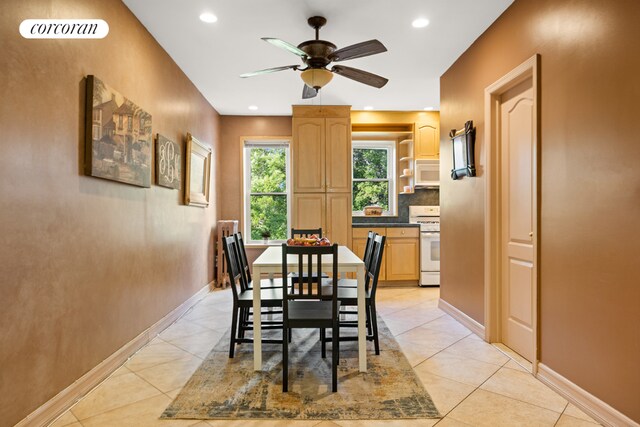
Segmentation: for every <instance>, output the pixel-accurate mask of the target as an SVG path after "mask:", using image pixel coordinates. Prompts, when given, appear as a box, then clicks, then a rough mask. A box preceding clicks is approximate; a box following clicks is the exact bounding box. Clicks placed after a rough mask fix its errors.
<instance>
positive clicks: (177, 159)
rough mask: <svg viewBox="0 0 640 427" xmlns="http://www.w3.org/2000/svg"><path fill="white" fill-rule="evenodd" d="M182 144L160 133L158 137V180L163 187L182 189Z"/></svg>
mask: <svg viewBox="0 0 640 427" xmlns="http://www.w3.org/2000/svg"><path fill="white" fill-rule="evenodd" d="M181 164H182V153H181V150H180V144H178V143H175V142H173V141H171V140H170V139H167V138H165V137H164V136H162V135H160V134H158V136H157V137H156V180H157V182H158V185H161V186H163V187H168V188H173V189H175V190H179V189H180V181H181V180H182V179H181V177H182V165H181Z"/></svg>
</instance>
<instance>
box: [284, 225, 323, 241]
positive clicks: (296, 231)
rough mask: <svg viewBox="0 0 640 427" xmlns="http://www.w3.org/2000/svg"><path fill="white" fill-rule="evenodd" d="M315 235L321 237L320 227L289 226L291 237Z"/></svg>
mask: <svg viewBox="0 0 640 427" xmlns="http://www.w3.org/2000/svg"><path fill="white" fill-rule="evenodd" d="M314 234H315V235H316V236H318V237H322V227H320V228H293V227H292V228H291V238H292V239H294V238H295V237H309V236H313V235H314Z"/></svg>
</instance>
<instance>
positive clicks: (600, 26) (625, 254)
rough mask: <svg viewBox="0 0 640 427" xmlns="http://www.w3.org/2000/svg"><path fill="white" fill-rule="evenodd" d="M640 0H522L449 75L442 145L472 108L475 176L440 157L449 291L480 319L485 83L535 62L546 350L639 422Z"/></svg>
mask: <svg viewBox="0 0 640 427" xmlns="http://www.w3.org/2000/svg"><path fill="white" fill-rule="evenodd" d="M638 22H640V3H639V2H637V1H636V0H617V1H615V2H600V1H589V0H535V1H533V0H516V2H515V3H514V4H513V5H512V6H511V7H510V8H509V9H508V10H507V11H506V12H505V13H504V14H503V15H502V16H501V17H500V18H499V19H498V20H497V21H496V22H495V23H494V24H493V25H492V26H491V27H490V28H489V29H488V30H487V31H486V32H485V34H484V35H482V36H481V37H480V38H479V39H478V40H477V41H476V42H475V44H474V45H473V46H472V47H471V48H470V49H469V50H467V52H465V53H464V54H463V55H462V56H461V57H460V58H459V59H458V60H457V61H456V63H455V64H454V65H453V66H452V67H451V68H450V69H449V70H448V71H447V72H446V73H445V74H444V75H443V76H442V78H441V115H440V117H441V128H442V132H441V135H442V137H441V145H442V150H441V152H442V153H446V152H450V150H451V148H450V147H451V146H450V143H449V141H448V140H447V138H446V136H445V135H446V134H448V132H447V131H446V130H447V129H452V128H460V127H461V126H462V125H463V124H464V122H465V121H466V120H470V119H473V120H474V122H475V124H476V126H477V128H478V141H477V148H478V150H477V155H476V159H477V162H478V164H479V170H480V173H479V177H478V178H473V179H468V178H465V179H462V180H460V181H456V182H454V181H452V180H451V179H450V178H449V177H448V173H449V172H448V171H449V170H450V169H451V156H442V172H441V175H442V183H441V188H440V191H441V201H442V225H441V226H442V229H441V231H442V266H441V267H442V288H441V293H442V298H443V299H445V300H446V301H448V302H450V303H451V304H453V305H454V306H456V307H458V308H459V309H461V310H462V311H464V312H465V313H467V314H468V315H469V316H471V317H473V318H474V319H476V320H477V321H479V322H482V321H483V316H484V313H483V283H482V279H483V238H484V236H483V224H484V222H483V221H484V207H483V201H484V184H485V182H484V181H485V179H484V173H483V172H484V171H483V167H484V166H485V161H484V158H485V153H486V148H485V144H484V141H483V132H484V125H485V124H484V123H483V119H484V108H483V102H484V88H485V87H487V86H488V85H490V84H491V83H493V82H494V81H496V80H497V79H499V78H500V77H501V76H503V75H504V74H506V73H507V72H508V71H510V70H511V69H513V68H514V67H516V66H517V65H519V64H520V63H522V62H523V61H524V60H526V59H527V58H529V57H531V56H532V55H533V54H535V53H539V54H540V61H541V94H540V96H541V98H540V99H541V139H542V140H541V183H540V188H541V212H540V214H541V229H540V248H541V259H540V281H541V289H540V295H541V301H540V307H541V309H540V319H541V322H540V329H541V339H540V349H541V361H542V362H543V363H544V364H546V365H547V366H549V367H550V368H551V369H553V370H555V371H556V372H558V373H560V374H561V375H563V376H564V377H566V378H568V379H569V380H570V381H572V382H574V383H575V384H577V385H578V386H580V387H582V388H584V389H585V390H587V391H588V392H590V393H592V394H594V395H595V396H597V397H599V398H600V399H602V400H604V401H605V402H607V403H608V404H610V405H611V406H613V407H614V408H616V409H618V410H619V411H621V412H623V413H624V414H626V415H627V416H629V417H631V418H632V419H634V420H635V421H638V422H640V400H639V398H638V396H640V369H639V368H638V360H640V328H639V327H638V325H640V279H638V268H637V264H638V259H639V254H640V226H638V218H640V173H638V159H639V158H640V144H639V143H638V140H639V139H638V132H637V130H636V129H635V128H636V123H637V116H638V104H637V102H638V97H639V96H640V80H639V79H638V75H640V59H639V58H638V55H636V54H635V52H638V51H639V50H640V26H639V25H638Z"/></svg>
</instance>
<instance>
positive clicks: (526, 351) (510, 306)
mask: <svg viewBox="0 0 640 427" xmlns="http://www.w3.org/2000/svg"><path fill="white" fill-rule="evenodd" d="M535 126H536V124H535V111H534V102H533V87H532V79H527V80H525V81H524V82H522V83H520V84H518V85H517V86H515V87H514V88H512V89H510V90H508V91H507V92H505V93H504V94H503V95H502V98H501V103H500V141H501V144H500V163H501V172H502V173H501V180H500V194H501V196H500V200H501V203H500V205H501V233H500V234H501V251H500V252H501V258H500V264H501V266H500V272H501V280H500V283H501V284H502V285H501V291H502V292H501V295H502V301H501V305H502V310H501V313H502V319H501V325H502V326H501V334H502V341H503V343H504V344H505V345H506V346H508V347H509V348H511V349H512V350H514V351H516V352H517V353H519V354H520V355H521V356H523V357H524V358H526V359H527V360H529V361H533V360H534V357H535V355H534V339H535V337H534V332H533V330H534V324H533V323H534V319H535V317H534V314H535V313H534V312H535V307H536V306H535V300H534V298H535V286H536V265H535V249H534V238H535V237H534V231H535V229H536V224H535V221H536V216H535V211H534V209H535V207H536V204H535V199H534V198H535V197H536V186H535V164H534V160H535V153H534V150H535V147H536V145H535V140H534V138H535V134H536V133H535V132H536V130H535Z"/></svg>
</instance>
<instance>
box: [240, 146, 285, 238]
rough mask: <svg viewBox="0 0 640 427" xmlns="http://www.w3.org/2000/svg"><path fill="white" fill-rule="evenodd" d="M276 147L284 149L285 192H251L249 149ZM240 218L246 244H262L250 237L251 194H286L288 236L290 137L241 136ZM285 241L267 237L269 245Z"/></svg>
mask: <svg viewBox="0 0 640 427" xmlns="http://www.w3.org/2000/svg"><path fill="white" fill-rule="evenodd" d="M267 147H274V148H275V147H277V148H284V149H285V180H286V192H284V193H251V192H250V189H251V174H250V172H251V162H250V159H251V156H250V151H251V149H252V148H267ZM241 150H242V155H241V162H242V199H243V200H242V219H241V224H240V229H241V231H242V235H243V239H244V242H245V244H246V245H251V246H257V245H264V242H263V240H252V239H251V212H250V210H251V196H252V195H262V196H268V195H283V194H284V195H286V198H287V228H286V229H287V238H288V237H289V230H291V212H292V206H291V205H292V203H293V185H292V181H291V174H292V173H291V158H292V156H291V138H290V137H278V138H242V146H241ZM284 242H286V238H285V239H284V240H271V239H269V245H271V246H274V245H279V244H281V243H284Z"/></svg>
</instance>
